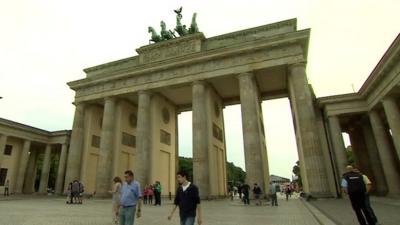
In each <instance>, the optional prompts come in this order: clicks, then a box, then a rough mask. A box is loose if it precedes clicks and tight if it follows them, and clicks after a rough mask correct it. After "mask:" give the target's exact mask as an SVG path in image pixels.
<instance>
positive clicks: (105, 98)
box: [104, 96, 117, 101]
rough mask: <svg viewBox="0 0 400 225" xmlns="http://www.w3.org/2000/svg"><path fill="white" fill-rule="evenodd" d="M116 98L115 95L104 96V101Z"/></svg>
mask: <svg viewBox="0 0 400 225" xmlns="http://www.w3.org/2000/svg"><path fill="white" fill-rule="evenodd" d="M116 99H117V97H115V96H107V97H104V101H115V100H116Z"/></svg>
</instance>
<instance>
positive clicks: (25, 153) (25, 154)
mask: <svg viewBox="0 0 400 225" xmlns="http://www.w3.org/2000/svg"><path fill="white" fill-rule="evenodd" d="M30 147H31V141H29V140H24V145H23V147H22V152H21V156H20V160H19V166H18V167H19V169H18V176H17V187H16V189H15V193H17V194H19V193H22V188H23V187H24V181H25V173H26V167H27V165H28V160H29V149H30Z"/></svg>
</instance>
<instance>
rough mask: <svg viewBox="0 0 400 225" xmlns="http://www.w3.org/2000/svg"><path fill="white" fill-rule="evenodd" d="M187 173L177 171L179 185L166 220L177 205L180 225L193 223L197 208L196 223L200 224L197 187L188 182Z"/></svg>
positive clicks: (191, 224)
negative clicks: (172, 206)
mask: <svg viewBox="0 0 400 225" xmlns="http://www.w3.org/2000/svg"><path fill="white" fill-rule="evenodd" d="M187 177H188V174H187V173H186V172H185V171H180V172H178V173H177V176H176V178H177V180H178V183H179V184H180V187H178V189H177V190H176V195H175V200H174V204H175V206H174V208H173V209H172V212H171V214H170V215H169V216H168V220H171V218H172V216H173V215H174V212H175V210H176V208H177V207H178V206H179V217H180V220H181V225H194V221H195V218H196V210H197V224H198V225H201V224H202V222H203V219H202V212H201V207H200V195H199V189H198V188H197V186H196V185H194V184H192V183H190V182H189V181H188V180H187Z"/></svg>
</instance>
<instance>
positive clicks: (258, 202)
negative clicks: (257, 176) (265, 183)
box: [253, 183, 262, 205]
mask: <svg viewBox="0 0 400 225" xmlns="http://www.w3.org/2000/svg"><path fill="white" fill-rule="evenodd" d="M261 193H262V190H261V188H260V187H259V186H258V184H257V183H254V188H253V195H254V199H255V201H256V205H262V202H261Z"/></svg>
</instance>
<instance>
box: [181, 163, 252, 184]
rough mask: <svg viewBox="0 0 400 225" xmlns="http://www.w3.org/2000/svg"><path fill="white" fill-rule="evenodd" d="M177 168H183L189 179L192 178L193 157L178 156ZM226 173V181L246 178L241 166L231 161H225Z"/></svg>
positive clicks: (240, 180) (237, 180) (238, 180)
mask: <svg viewBox="0 0 400 225" xmlns="http://www.w3.org/2000/svg"><path fill="white" fill-rule="evenodd" d="M179 170H184V171H186V172H187V173H188V174H189V180H193V159H192V158H186V157H179ZM226 173H227V178H228V182H235V183H237V182H242V183H244V181H245V179H246V172H244V171H243V170H242V168H240V167H237V166H235V164H233V163H231V162H227V163H226Z"/></svg>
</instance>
